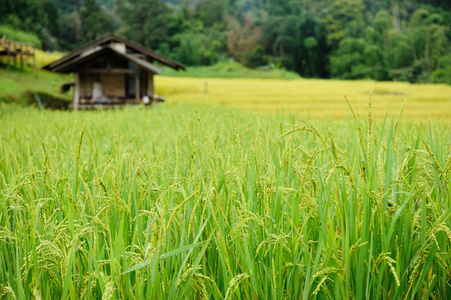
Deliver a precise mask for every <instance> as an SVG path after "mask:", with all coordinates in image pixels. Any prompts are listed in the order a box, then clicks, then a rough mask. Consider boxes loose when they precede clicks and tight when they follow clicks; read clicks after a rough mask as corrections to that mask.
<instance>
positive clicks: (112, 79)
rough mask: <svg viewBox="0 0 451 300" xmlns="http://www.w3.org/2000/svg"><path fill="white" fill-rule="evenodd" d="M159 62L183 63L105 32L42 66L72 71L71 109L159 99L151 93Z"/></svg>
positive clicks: (177, 65) (173, 65)
mask: <svg viewBox="0 0 451 300" xmlns="http://www.w3.org/2000/svg"><path fill="white" fill-rule="evenodd" d="M155 62H158V63H159V64H160V65H164V66H168V67H170V68H173V69H175V70H180V69H182V70H185V66H184V65H183V64H181V63H179V62H177V61H175V60H172V59H170V58H168V57H166V56H163V55H161V54H159V53H156V52H154V51H152V50H150V49H148V48H146V47H144V46H142V45H139V44H137V43H135V42H132V41H130V40H127V39H124V38H122V37H120V36H118V35H116V34H112V33H110V34H107V35H105V36H103V37H101V38H99V39H97V40H95V41H93V42H91V43H89V44H86V45H84V46H82V47H80V48H78V49H76V50H74V51H72V52H70V53H69V54H67V55H65V56H64V57H62V58H61V59H59V60H57V61H55V62H53V63H50V64H48V65H46V66H44V67H43V69H45V70H49V71H53V72H58V73H74V77H75V80H74V82H72V83H68V84H65V85H63V86H62V87H61V90H62V91H67V90H68V89H69V88H70V86H72V85H73V86H74V98H73V102H72V104H71V107H72V108H73V109H75V110H76V109H92V108H98V107H111V106H114V105H124V104H127V103H136V104H138V103H143V102H144V103H145V104H150V103H151V102H152V101H162V100H163V98H162V97H160V96H157V95H155V90H154V81H153V78H154V76H155V75H156V74H159V73H161V72H162V70H163V69H162V68H161V67H160V66H157V65H155V64H154V63H155Z"/></svg>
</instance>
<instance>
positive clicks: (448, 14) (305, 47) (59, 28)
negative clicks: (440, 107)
mask: <svg viewBox="0 0 451 300" xmlns="http://www.w3.org/2000/svg"><path fill="white" fill-rule="evenodd" d="M450 3H451V2H449V1H446V0H399V1H391V0H381V1H373V0H319V1H313V0H307V1H297V0H287V1H267V0H196V1H194V0H183V1H182V0H164V1H163V0H142V1H131V0H79V1H63V0H20V1H6V2H5V4H4V5H2V6H1V7H0V16H3V17H2V19H1V21H0V25H2V24H3V25H8V26H10V27H12V28H14V29H20V30H23V31H27V32H34V33H35V34H36V35H37V36H38V37H39V39H40V43H41V45H42V47H43V49H45V50H55V49H57V50H63V51H69V50H72V49H74V48H76V47H78V46H80V45H83V44H84V43H87V42H89V41H91V40H94V39H96V38H98V37H100V36H102V35H104V34H105V33H108V32H116V33H118V34H120V35H123V36H125V37H127V38H129V39H131V40H134V41H136V42H138V43H140V44H142V45H144V46H146V47H149V48H151V49H153V50H155V51H157V52H161V53H162V54H164V55H166V56H169V57H171V58H173V59H175V60H178V61H180V62H182V63H184V64H185V65H188V66H196V67H197V66H208V65H214V64H216V63H218V62H222V61H226V60H229V59H233V60H235V61H237V62H239V63H240V64H242V65H244V66H246V67H248V68H253V69H258V68H261V67H265V66H269V65H276V66H280V67H282V68H284V69H287V70H289V71H293V72H295V73H297V74H299V75H300V76H302V77H304V78H331V79H374V80H378V81H408V82H411V83H447V84H451V54H450V53H451V27H450V26H451V23H450V22H451V4H450ZM150 16H152V17H150ZM22 20H26V21H22Z"/></svg>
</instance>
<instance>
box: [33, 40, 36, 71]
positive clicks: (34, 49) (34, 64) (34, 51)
mask: <svg viewBox="0 0 451 300" xmlns="http://www.w3.org/2000/svg"><path fill="white" fill-rule="evenodd" d="M33 68H34V69H35V70H36V46H35V45H33Z"/></svg>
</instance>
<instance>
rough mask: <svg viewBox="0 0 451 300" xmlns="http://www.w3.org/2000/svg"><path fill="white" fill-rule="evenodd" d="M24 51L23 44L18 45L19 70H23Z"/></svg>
mask: <svg viewBox="0 0 451 300" xmlns="http://www.w3.org/2000/svg"><path fill="white" fill-rule="evenodd" d="M24 52H25V48H24V46H23V45H21V46H20V70H21V71H23V56H24V54H25V53H24Z"/></svg>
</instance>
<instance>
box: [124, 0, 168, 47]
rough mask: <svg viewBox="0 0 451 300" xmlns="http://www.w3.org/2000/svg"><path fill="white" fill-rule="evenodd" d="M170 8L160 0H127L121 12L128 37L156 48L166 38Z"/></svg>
mask: <svg viewBox="0 0 451 300" xmlns="http://www.w3.org/2000/svg"><path fill="white" fill-rule="evenodd" d="M169 14H170V10H169V8H168V7H167V6H166V5H165V4H164V3H162V2H161V1H160V0H137V1H131V0H130V1H128V2H127V5H126V7H125V9H124V13H123V21H124V23H125V24H126V26H127V29H126V30H125V34H126V36H127V37H128V38H130V39H132V40H134V41H136V42H138V43H141V44H142V45H144V46H147V47H150V48H153V49H156V48H158V45H159V44H160V43H162V42H165V41H167V40H168V34H167V32H168V20H169Z"/></svg>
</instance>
